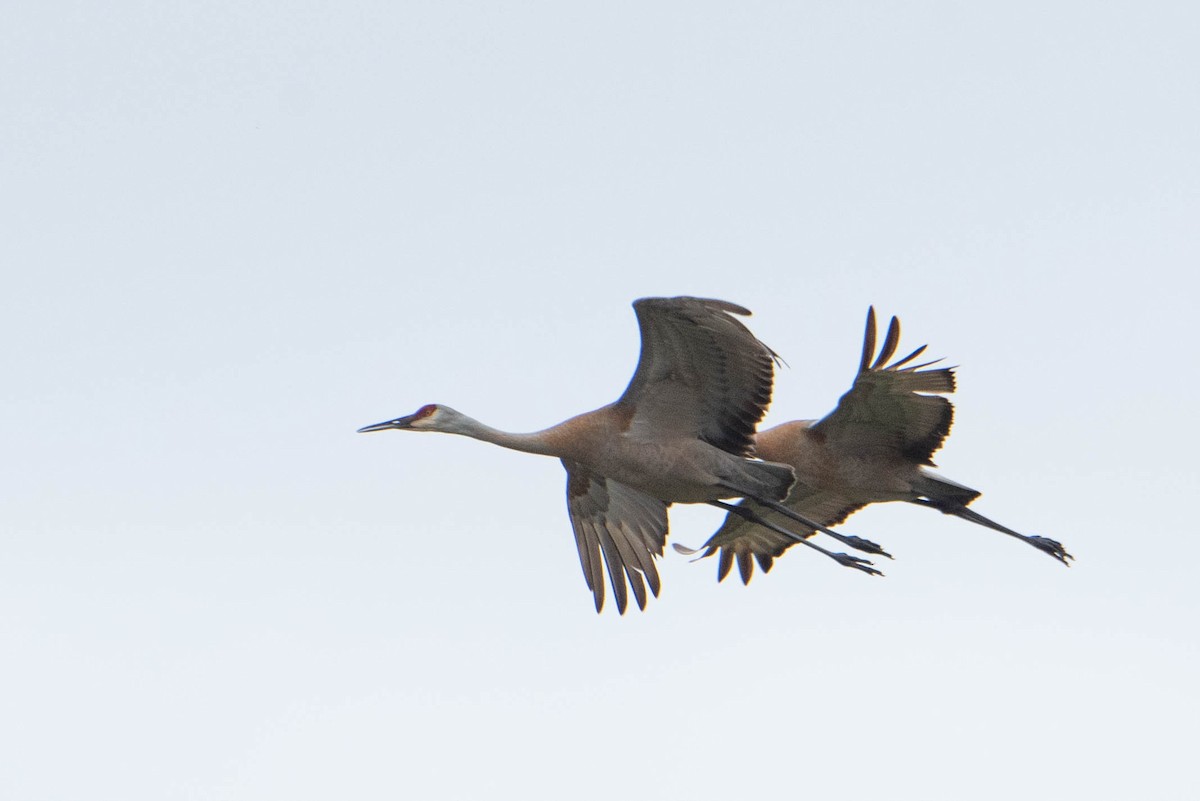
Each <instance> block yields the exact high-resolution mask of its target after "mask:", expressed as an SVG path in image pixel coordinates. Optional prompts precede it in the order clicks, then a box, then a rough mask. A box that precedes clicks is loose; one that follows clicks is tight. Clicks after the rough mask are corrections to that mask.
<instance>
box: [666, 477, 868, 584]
mask: <svg viewBox="0 0 1200 801" xmlns="http://www.w3.org/2000/svg"><path fill="white" fill-rule="evenodd" d="M784 504H786V505H787V506H788V508H790V509H792V510H793V511H795V512H798V513H799V514H801V515H804V516H805V517H807V518H808V519H809V520H812V521H815V522H817V523H820V524H821V525H823V526H836V525H837V524H838V523H841V522H843V521H844V520H845V519H846V518H847V517H849V516H850V515H851V514H853V513H854V512H857V511H858V510H859V509H861V508H863V506H865V504H863V503H855V502H853V501H850V500H848V499H847V498H843V497H841V496H840V495H838V494H837V493H836V492H832V491H828V490H818V489H813V488H811V487H807V486H805V485H803V484H796V485H795V486H793V487H792V491H791V494H789V495H788V497H787V500H785V501H784ZM738 505H739V506H748V507H749V508H750V509H753V510H754V512H755V514H757V515H758V516H759V517H762V518H763V519H765V520H767V521H768V522H771V523H774V524H776V525H777V526H780V527H782V528H785V529H787V530H788V531H792V532H794V533H796V534H799V535H800V536H802V537H810V536H812V535H813V534H814V533H815V532H814V531H813V529H811V528H808V527H806V526H802V525H800V524H799V523H797V522H796V521H794V520H792V519H791V518H788V517H784V516H783V515H781V514H780V513H779V512H776V511H774V510H772V509H768V508H766V507H765V506H761V505H759V504H757V503H755V502H754V501H751V500H743V501H740V502H739V503H738ZM795 544H796V541H795V540H793V539H789V538H788V537H785V536H783V535H782V534H777V533H775V532H774V531H771V530H770V529H769V528H765V527H763V526H760V525H758V524H757V523H751V522H749V521H748V520H746V519H744V518H742V517H739V516H738V515H736V514H734V513H733V512H730V513H729V514H727V515H726V516H725V522H724V523H722V524H721V527H720V528H719V529H717V533H715V534H713V535H712V536H711V537H709V538H708V542H706V543H704V545H702V546H701V547H700V548H698V549H696V550H692V549H690V548H686V547H684V546H682V545H679V544H676V545H675V550H677V551H679V552H680V553H683V554H689V555H690V554H693V553H698V552H699V550H701V549H703V551H704V553H703V554H701V558H704V557H709V556H712V555H713V554H715V553H719V554H720V556H719V559H718V562H717V581H724V580H725V577H726V576H728V575H729V570H730V568H731V567H732V566H733V562H734V560H735V559H736V560H737V565H738V573H739V574H740V575H741V577H742V583H743V584H749V583H750V578H751V577H752V576H753V575H754V562H755V561H757V562H758V566H759V567H760V568H762V572H764V573H767V572H769V571H770V570H771V566H772V565H773V564H775V560H776V559H778V558H779V557H780V556H782V555H783V552H784V551H786V550H787V549H788V548H790V547H792V546H793V545H795Z"/></svg>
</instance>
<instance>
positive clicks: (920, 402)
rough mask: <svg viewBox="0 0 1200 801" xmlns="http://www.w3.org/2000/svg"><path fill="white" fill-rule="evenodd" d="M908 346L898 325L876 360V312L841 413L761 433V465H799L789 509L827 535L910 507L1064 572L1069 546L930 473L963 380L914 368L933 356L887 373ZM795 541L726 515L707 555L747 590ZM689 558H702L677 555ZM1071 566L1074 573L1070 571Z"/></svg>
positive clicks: (720, 575)
mask: <svg viewBox="0 0 1200 801" xmlns="http://www.w3.org/2000/svg"><path fill="white" fill-rule="evenodd" d="M899 343H900V321H899V320H898V319H896V318H895V317H892V321H891V324H890V325H889V326H888V331H887V336H886V337H884V341H883V346H882V347H881V348H880V351H879V354H878V356H876V355H875V309H874V308H873V307H872V308H871V309H870V310H869V311H868V312H867V329H866V335H865V337H864V341H863V350H862V359H861V361H860V363H859V367H858V376H857V377H856V378H855V379H854V385H853V386H852V387H851V388H850V391H849V392H847V393H846V394H845V395H843V396H842V397H841V399H840V400H839V401H838V405H837V408H836V409H834V410H833V411H832V412H830V413H829V414H828V415H826V416H825V417H824V418H823V419H821V420H816V421H814V420H793V421H792V422H790V423H784V424H782V425H779V426H776V427H774V428H770V429H767V430H765V431H760V432H758V434H757V435H756V437H755V450H756V453H757V454H758V456H759V457H760V458H762V459H766V460H768V461H773V462H782V463H784V464H789V465H791V466H792V467H793V468H794V469H795V471H796V484H795V485H794V486H793V487H792V490H791V492H790V493H789V495H788V497H787V499H786V500H785V501H784V505H785V506H787V507H789V508H791V509H792V510H793V511H796V512H799V513H801V514H802V515H804V516H807V517H809V518H812V519H813V520H815V521H818V522H820V523H822V524H823V525H826V526H834V525H837V524H839V523H841V522H843V521H844V520H845V519H846V518H847V517H849V516H850V515H851V514H853V513H854V512H856V511H858V510H859V509H861V508H863V507H864V506H866V505H867V504H871V503H881V502H885V501H908V502H910V503H915V504H920V505H922V506H929V507H932V508H934V509H937V510H938V511H940V512H943V513H945V514H948V515H954V516H956V517H961V518H962V519H964V520H969V521H971V522H972V523H978V524H979V525H981V526H986V527H987V528H990V529H994V530H995V531H1000V532H1003V533H1004V534H1007V535H1009V536H1010V537H1016V538H1017V539H1020V540H1023V541H1025V542H1027V543H1029V544H1030V545H1032V546H1033V547H1035V548H1037V549H1038V550H1040V551H1042V552H1044V553H1047V554H1049V555H1050V556H1052V557H1054V558H1055V559H1057V560H1058V561H1060V562H1062V563H1063V564H1064V565H1068V562H1067V560H1068V559H1073V558H1074V557H1072V556H1071V555H1070V554H1069V553H1067V552H1066V550H1065V549H1064V548H1063V546H1062V545H1061V544H1060V543H1058V542H1057V541H1055V540H1052V539H1049V538H1048V537H1038V536H1028V535H1025V534H1019V533H1018V532H1016V531H1013V530H1012V529H1010V528H1007V527H1005V526H1002V525H1000V524H999V523H996V522H994V521H992V520H989V519H988V518H986V517H984V516H983V515H981V514H979V513H978V512H976V511H974V510H972V509H968V508H967V506H968V505H969V504H970V503H971V501H973V500H975V499H976V498H978V497H979V495H980V493H979V492H978V491H976V490H973V489H970V488H968V487H964V486H962V485H961V484H957V483H955V482H953V481H951V480H949V479H947V478H943V477H941V476H939V475H937V474H935V473H933V472H931V471H929V470H927V469H926V465H928V466H933V462H931V461H930V457H931V456H932V455H933V454H934V452H936V451H937V450H938V449H939V448H940V447H941V446H942V442H943V441H944V440H945V438H946V436H947V434H949V432H950V425H951V423H952V422H953V419H954V407H953V405H952V404H951V403H950V401H949V400H947V399H946V398H944V397H941V395H943V394H946V393H950V392H953V391H954V388H955V383H954V370H953V368H950V367H941V368H933V369H927V368H930V366H931V365H933V364H936V363H937V361H940V359H939V360H936V361H933V362H926V363H924V364H916V365H912V366H906V365H908V364H909V362H911V361H913V360H914V359H916V358H917V357H918V356H919V355H921V354H922V353H923V352H924V351H925V348H926V346H925V345H922V346H921V347H919V348H917V349H916V350H914V351H913V352H912V353H910V354H908V355H907V356H905V357H904V358H903V359H897V360H896V361H894V362H892V363H891V364H888V360H889V359H891V358H892V357H893V356H894V355H895V353H896V347H897V346H898V345H899ZM739 506H746V507H749V508H750V509H752V510H754V511H755V512H756V513H757V514H758V515H760V516H762V517H764V518H766V519H767V520H769V521H770V520H777V519H778V518H779V515H778V513H777V512H774V511H772V510H769V509H762V508H758V507H756V505H755V503H754V502H753V501H743V502H742V503H741V504H739ZM793 542H794V541H793V540H791V539H789V538H785V537H781V536H780V535H779V534H777V533H776V532H774V531H770V530H764V529H763V528H762V527H760V526H750V525H747V522H746V520H745V519H744V518H742V517H739V516H737V515H734V514H730V515H727V516H726V518H725V522H724V524H722V526H721V528H720V529H719V530H718V531H717V532H716V533H715V534H714V535H713V536H712V537H711V538H710V539H709V540H708V542H706V543H705V544H704V545H703V546H701V547H702V548H703V549H704V553H703V556H706V557H707V556H712V555H713V554H714V553H717V552H719V553H720V557H719V560H718V563H717V580H718V581H721V580H724V578H725V576H727V575H728V574H729V569H730V567H731V566H732V562H733V560H734V559H736V560H737V563H738V572H739V573H740V574H741V577H742V583H743V584H745V583H748V582H749V581H750V577H751V575H753V573H754V563H753V562H752V561H751V559H752V558H753V559H755V560H757V561H758V565H759V567H760V568H762V571H763V572H764V573H765V572H767V571H768V570H770V569H771V565H772V564H773V563H774V560H775V559H776V558H777V557H778V556H780V555H781V554H782V553H783V552H784V551H785V550H787V549H788V548H789V547H790V546H791V545H792V544H793ZM675 548H676V550H678V551H679V552H681V553H684V554H694V553H698V552H699V549H692V548H686V547H684V546H682V545H678V544H676V545H675ZM1068 566H1069V565H1068Z"/></svg>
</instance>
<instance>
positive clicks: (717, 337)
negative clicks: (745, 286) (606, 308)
mask: <svg viewBox="0 0 1200 801" xmlns="http://www.w3.org/2000/svg"><path fill="white" fill-rule="evenodd" d="M633 308H634V310H635V312H636V313H637V318H638V326H639V328H640V330H641V335H642V349H641V355H640V357H639V359H638V366H637V369H636V370H635V371H634V374H633V378H632V379H631V380H630V382H629V386H628V387H627V388H626V389H625V392H624V394H622V395H621V397H620V399H618V401H617V403H616V405H617V406H618V407H619V408H624V409H626V410H627V411H628V412H629V413H630V426H631V429H632V430H633V431H634V432H635V433H636V432H638V431H644V432H646V433H647V434H654V435H656V436H662V435H677V436H686V437H699V438H700V439H702V440H704V441H705V442H708V443H710V444H711V445H714V446H716V447H718V448H721V449H722V450H725V451H728V452H730V453H734V454H737V455H739V456H750V455H752V454H753V450H754V430H755V428H756V427H757V425H758V423H759V421H760V420H762V417H763V414H764V413H765V412H766V408H767V406H768V404H770V402H771V384H772V381H773V380H774V368H775V363H776V360H777V359H778V356H777V355H776V354H775V352H774V351H772V350H771V349H770V348H768V347H767V346H766V345H764V344H763V343H762V342H760V341H759V340H758V339H756V338H755V336H754V335H753V334H752V333H750V331H749V329H747V328H746V327H745V326H744V325H742V323H740V322H739V321H738V320H736V319H734V317H733V316H732V315H734V314H741V315H748V314H749V313H750V312H749V311H747V310H746V309H744V308H742V307H741V306H738V305H736V304H733V303H728V302H726V301H722V300H710V299H704V298H689V297H679V298H642V299H641V300H637V301H634V304H633Z"/></svg>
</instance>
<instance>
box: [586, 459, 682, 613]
mask: <svg viewBox="0 0 1200 801" xmlns="http://www.w3.org/2000/svg"><path fill="white" fill-rule="evenodd" d="M562 463H563V467H565V468H566V470H567V511H568V512H570V515H571V527H572V528H573V529H574V530H575V546H576V547H577V548H578V549H579V563H580V565H582V567H583V578H584V579H585V580H586V581H587V586H588V589H589V590H591V591H592V595H593V596H594V597H595V599H596V611H597V612H599V611H600V610H601V609H602V608H603V607H604V568H605V566H606V565H607V568H608V577H609V581H611V583H612V589H613V596H614V597H615V598H616V600H617V609H619V610H620V612H621V614H625V606H626V604H627V601H628V596H627V593H626V581H628V585H629V589H631V590H633V597H634V598H635V599H636V600H637V605H638V608H640V609H645V608H646V584H649V585H650V591H651V592H652V593H654V596H655V597H656V598H657V597H658V591H659V588H660V584H659V579H658V569H657V568H656V567H655V566H654V560H655V559H656V558H657V557H659V556H662V552H663V546H664V545H665V544H666V541H667V504H666V503H664V502H663V501H660V500H659V499H657V498H652V497H651V496H649V495H646V494H645V493H643V492H639V491H637V490H635V489H631V488H630V487H627V486H626V485H624V484H621V483H619V482H617V481H613V480H612V479H610V478H605V477H604V476H602V475H599V474H597V473H593V472H592V471H590V470H588V469H587V468H586V467H584V466H583V465H581V464H579V463H577V462H572V461H569V460H567V459H563V460H562ZM643 579H644V581H643Z"/></svg>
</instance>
